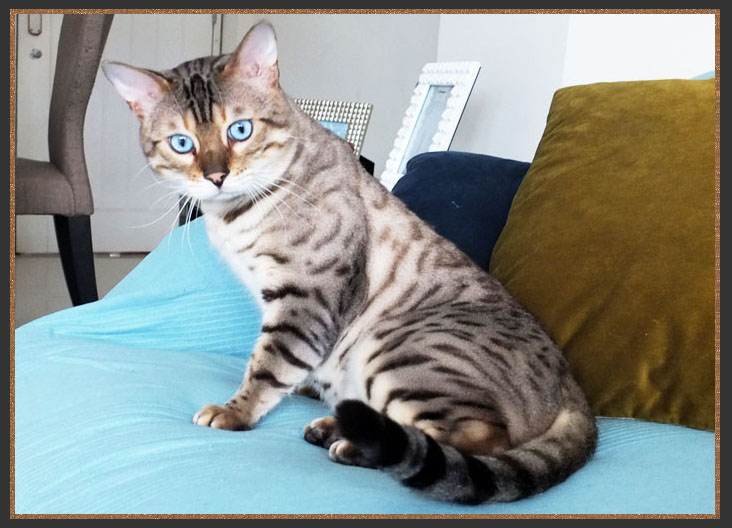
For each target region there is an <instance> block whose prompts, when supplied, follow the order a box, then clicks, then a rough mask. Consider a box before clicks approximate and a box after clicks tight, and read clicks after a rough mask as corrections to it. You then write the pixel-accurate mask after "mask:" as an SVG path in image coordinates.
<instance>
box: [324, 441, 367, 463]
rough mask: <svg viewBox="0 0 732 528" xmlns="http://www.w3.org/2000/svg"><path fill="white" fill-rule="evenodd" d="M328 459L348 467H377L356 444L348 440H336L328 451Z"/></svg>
mask: <svg viewBox="0 0 732 528" xmlns="http://www.w3.org/2000/svg"><path fill="white" fill-rule="evenodd" d="M328 457H329V458H330V459H331V460H332V461H333V462H338V463H339V464H345V465H347V466H361V467H367V468H375V467H376V466H375V465H374V463H373V462H372V461H370V460H368V459H367V458H366V457H365V456H364V454H363V453H362V452H361V450H360V449H359V448H358V447H357V446H356V444H354V443H353V442H349V441H348V440H336V441H335V442H333V443H332V444H331V446H330V449H328Z"/></svg>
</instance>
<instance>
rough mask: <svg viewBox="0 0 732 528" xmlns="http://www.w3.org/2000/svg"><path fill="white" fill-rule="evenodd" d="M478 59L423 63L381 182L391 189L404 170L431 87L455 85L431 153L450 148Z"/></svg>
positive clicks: (477, 67)
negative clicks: (406, 155)
mask: <svg viewBox="0 0 732 528" xmlns="http://www.w3.org/2000/svg"><path fill="white" fill-rule="evenodd" d="M480 68H481V66H480V63H479V62H477V61H463V62H429V63H427V64H425V65H424V67H423V68H422V71H421V73H420V75H419V79H418V81H417V85H416V86H415V88H414V92H413V93H412V97H411V99H410V101H409V106H408V107H407V110H406V111H405V113H404V119H403V120H402V126H401V128H399V130H398V131H397V135H396V138H395V139H394V146H393V147H392V150H391V152H390V153H389V157H388V158H387V160H386V164H385V168H384V171H383V172H382V173H381V177H380V178H379V179H380V181H381V183H382V184H383V185H384V186H385V187H386V188H388V189H389V190H391V189H392V188H393V187H394V185H395V184H396V182H397V181H399V179H400V178H401V177H402V176H404V173H400V172H399V167H400V166H401V164H402V160H403V158H404V156H405V154H406V151H407V147H408V145H409V139H410V138H411V137H412V134H413V133H414V131H415V130H416V129H417V127H418V126H419V121H420V120H419V118H420V115H421V110H422V107H423V106H424V103H425V100H426V99H427V95H428V94H429V89H430V87H431V86H445V85H449V86H452V87H453V88H452V91H451V92H450V98H449V99H448V101H447V107H446V108H445V111H444V112H443V113H442V118H441V119H440V122H439V124H438V125H437V130H436V131H435V134H434V135H433V137H432V143H431V144H430V146H429V149H428V152H435V151H443V150H448V149H449V148H450V144H451V143H452V140H453V137H454V136H455V131H456V130H457V127H458V124H459V123H460V118H461V117H462V115H463V112H464V111H465V106H466V105H467V103H468V99H469V98H470V94H471V93H472V91H473V87H474V86H475V81H476V79H477V78H478V73H479V72H480Z"/></svg>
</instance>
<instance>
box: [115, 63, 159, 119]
mask: <svg viewBox="0 0 732 528" xmlns="http://www.w3.org/2000/svg"><path fill="white" fill-rule="evenodd" d="M102 71H104V75H106V76H107V79H109V80H110V82H111V83H112V85H113V86H114V87H115V89H116V90H117V92H118V93H119V94H120V95H121V96H122V99H124V100H125V101H127V104H128V105H129V106H130V109H131V110H132V111H133V112H134V113H135V115H136V116H137V117H139V118H140V119H143V118H144V117H145V116H146V115H149V113H150V112H151V111H152V109H153V108H154V107H155V106H156V105H157V104H158V103H159V102H160V101H161V100H162V99H163V97H165V94H166V93H167V92H168V90H169V87H168V82H167V81H166V80H165V79H164V78H163V77H161V76H160V75H158V74H157V73H155V72H152V71H150V70H142V69H139V68H134V67H132V66H128V65H127V64H122V63H121V62H107V63H105V64H102Z"/></svg>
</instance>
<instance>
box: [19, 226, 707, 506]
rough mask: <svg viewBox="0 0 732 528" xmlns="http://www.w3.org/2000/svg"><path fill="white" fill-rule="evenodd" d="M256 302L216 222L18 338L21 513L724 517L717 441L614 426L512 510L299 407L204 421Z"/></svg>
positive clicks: (298, 402)
mask: <svg viewBox="0 0 732 528" xmlns="http://www.w3.org/2000/svg"><path fill="white" fill-rule="evenodd" d="M259 323H260V314H259V311H258V309H257V306H256V303H255V301H254V300H253V299H252V297H251V296H250V295H249V294H248V293H247V292H246V291H244V289H243V288H242V286H240V285H239V283H238V282H237V280H236V279H235V278H234V277H233V276H232V275H231V273H230V272H229V271H228V269H227V268H226V266H225V264H224V263H223V262H221V260H220V259H219V257H218V255H217V254H216V253H215V252H214V250H213V249H212V248H211V247H210V245H209V243H208V240H207V238H206V234H205V230H204V229H203V224H202V222H201V220H197V221H194V222H193V223H191V224H190V225H189V226H188V228H179V229H177V230H175V231H174V232H173V233H172V234H171V235H170V236H169V237H168V238H167V239H166V240H164V241H163V242H162V243H161V244H160V246H159V247H158V248H157V249H156V250H155V251H154V252H152V253H151V254H150V255H149V256H148V257H147V258H146V259H145V260H144V261H143V262H142V263H140V265H139V266H138V267H137V268H135V269H134V270H133V271H132V273H130V274H129V275H128V276H127V277H126V278H125V279H124V280H123V281H122V282H121V283H120V284H118V285H117V287H116V288H114V289H113V290H112V291H111V292H110V293H109V294H108V295H107V296H106V297H105V298H104V299H102V300H100V301H98V302H96V303H92V304H87V305H84V306H79V307H76V308H72V309H68V310H64V311H61V312H58V313H55V314H51V315H49V316H47V317H44V318H41V319H39V320H37V321H34V322H32V323H29V324H27V325H25V326H23V327H21V328H19V329H18V330H17V331H16V343H15V512H16V513H18V514H29V513H47V514H54V513H56V514H60V513H76V514H87V513H100V514H104V513H106V514H112V513H117V514H123V513H181V514H182V513H201V514H203V513H216V514H227V513H228V514H233V513H252V514H254V513H269V514H275V513H283V514H287V513H303V514H315V513H323V514H325V513H345V514H403V513H413V514H440V513H446V514H464V513H469V514H536V513H541V514H572V513H577V514H599V513H618V514H635V513H637V514H664V513H665V514H673V513H696V514H698V513H714V504H715V487H714V434H713V433H711V432H706V431H698V430H693V429H689V428H685V427H679V426H672V425H666V424H655V423H648V422H642V421H637V420H630V419H610V418H599V430H600V439H599V446H598V450H597V453H596V454H595V456H594V457H593V459H592V460H591V461H590V462H589V463H588V464H587V465H586V466H585V467H584V468H583V469H581V470H580V471H579V472H577V473H575V474H574V475H572V476H571V477H570V478H569V479H568V480H567V481H566V482H564V483H563V484H560V485H559V486H557V487H555V488H552V489H550V490H548V491H546V492H545V493H543V494H541V495H538V496H535V497H532V498H529V499H525V500H522V501H518V502H515V503H510V504H494V505H481V506H458V505H453V504H445V503H441V502H436V501H433V500H431V499H427V498H425V497H423V496H421V495H419V494H418V493H417V492H414V491H412V490H410V489H407V488H405V487H403V486H401V485H399V484H398V483H397V482H395V481H393V480H391V479H390V478H389V477H388V476H387V475H385V474H383V473H380V472H378V471H375V470H370V469H364V468H358V467H349V466H342V465H338V464H335V463H332V462H331V461H330V460H328V457H327V452H326V451H325V450H322V449H319V448H317V447H315V446H312V445H310V444H308V443H307V442H305V441H304V440H303V439H302V428H303V427H304V426H305V424H307V423H309V422H310V421H311V420H313V419H314V418H317V417H319V416H323V415H326V414H327V413H328V410H327V409H326V408H325V407H324V405H323V404H322V403H320V402H316V401H314V400H309V399H307V398H304V397H300V396H291V397H288V398H286V399H285V400H284V401H283V402H282V403H281V404H280V405H279V406H278V407H277V408H275V409H274V410H273V411H272V412H271V413H270V414H269V415H268V416H266V417H265V418H264V419H263V420H262V421H261V422H260V424H259V425H258V426H257V427H256V428H255V429H254V430H252V431H247V432H229V431H221V430H215V429H210V428H206V427H198V426H195V425H193V423H192V422H191V418H192V417H193V414H194V413H195V412H196V410H198V408H199V407H201V406H202V405H204V404H206V403H221V402H224V401H226V399H227V398H228V397H229V396H230V395H231V394H232V393H233V391H234V390H235V389H236V388H237V386H238V385H239V382H240V381H241V377H242V374H243V371H244V367H245V365H246V361H247V358H248V355H249V353H250V351H251V349H252V346H253V344H254V341H255V339H256V338H257V334H258V329H259Z"/></svg>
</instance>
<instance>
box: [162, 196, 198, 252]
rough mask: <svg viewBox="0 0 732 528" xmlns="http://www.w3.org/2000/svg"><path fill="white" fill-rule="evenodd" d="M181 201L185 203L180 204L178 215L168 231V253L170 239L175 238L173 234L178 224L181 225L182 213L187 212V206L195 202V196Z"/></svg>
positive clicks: (183, 198)
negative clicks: (182, 211)
mask: <svg viewBox="0 0 732 528" xmlns="http://www.w3.org/2000/svg"><path fill="white" fill-rule="evenodd" d="M180 199H181V200H183V202H182V203H181V202H180V201H179V202H178V214H177V215H175V217H174V218H173V221H172V222H171V224H170V229H169V230H168V251H170V239H171V238H173V237H172V233H173V231H175V229H176V224H179V223H180V211H181V210H185V208H186V206H187V205H188V204H189V203H190V202H191V200H193V196H181V198H180ZM178 227H179V226H178ZM181 244H182V241H181Z"/></svg>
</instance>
